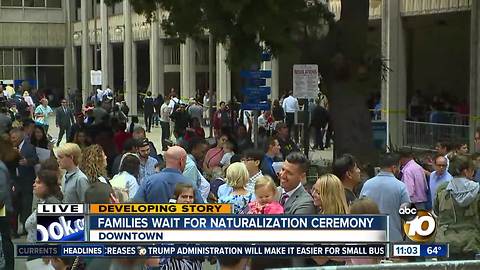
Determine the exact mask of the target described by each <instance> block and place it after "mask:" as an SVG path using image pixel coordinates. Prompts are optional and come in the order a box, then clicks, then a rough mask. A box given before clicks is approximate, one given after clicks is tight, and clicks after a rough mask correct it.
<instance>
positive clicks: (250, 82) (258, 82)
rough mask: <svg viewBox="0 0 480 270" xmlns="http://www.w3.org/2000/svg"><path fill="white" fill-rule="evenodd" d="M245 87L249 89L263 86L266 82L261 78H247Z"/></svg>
mask: <svg viewBox="0 0 480 270" xmlns="http://www.w3.org/2000/svg"><path fill="white" fill-rule="evenodd" d="M246 85H247V86H250V87H255V86H265V85H267V80H266V79H262V78H249V79H247V80H246Z"/></svg>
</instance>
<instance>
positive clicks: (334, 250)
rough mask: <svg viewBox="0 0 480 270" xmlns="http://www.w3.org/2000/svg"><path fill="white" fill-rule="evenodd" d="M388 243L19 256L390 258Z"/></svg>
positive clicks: (75, 247) (79, 250)
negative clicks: (388, 256)
mask: <svg viewBox="0 0 480 270" xmlns="http://www.w3.org/2000/svg"><path fill="white" fill-rule="evenodd" d="M387 250H388V249H387V244H302V245H300V244H286V245H278V244H256V245H253V244H197V245H191V244H174V245H172V244H170V245H169V244H155V245H154V244H145V245H132V244H127V245H118V244H88V243H85V244H53V245H48V246H38V245H22V244H19V245H17V248H16V256H17V257H28V256H47V257H48V256H65V257H69V256H82V257H142V256H146V257H156V256H160V257H179V256H246V257H261V256H268V257H275V256H279V257H282V256H294V257H310V256H329V257H338V256H341V257H366V256H368V257H386V256H387V255H388V252H387Z"/></svg>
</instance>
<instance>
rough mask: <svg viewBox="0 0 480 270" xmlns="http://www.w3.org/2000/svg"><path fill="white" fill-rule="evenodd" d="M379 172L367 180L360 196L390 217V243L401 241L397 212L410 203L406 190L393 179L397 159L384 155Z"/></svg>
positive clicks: (396, 167)
mask: <svg viewBox="0 0 480 270" xmlns="http://www.w3.org/2000/svg"><path fill="white" fill-rule="evenodd" d="M380 166H381V170H380V172H379V173H378V175H377V176H375V177H373V178H371V179H369V180H367V182H365V184H364V185H363V188H362V191H361V192H360V196H366V197H368V198H370V199H372V200H373V201H374V202H376V203H377V205H378V209H380V213H382V214H387V215H389V217H390V222H389V224H390V225H389V226H390V228H389V230H390V241H403V233H402V231H403V230H402V221H401V219H400V214H399V213H398V210H399V209H400V207H401V205H402V204H404V203H409V202H410V197H409V195H408V192H407V188H406V186H405V184H404V183H403V182H401V181H400V180H398V179H397V178H396V177H395V175H394V174H395V173H396V172H397V171H398V157H397V156H396V155H394V154H386V155H384V156H383V157H381V159H380Z"/></svg>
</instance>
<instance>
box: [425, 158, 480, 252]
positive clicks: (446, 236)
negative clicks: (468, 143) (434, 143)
mask: <svg viewBox="0 0 480 270" xmlns="http://www.w3.org/2000/svg"><path fill="white" fill-rule="evenodd" d="M449 172H450V174H451V175H452V176H453V179H451V180H450V181H449V182H445V183H443V184H441V185H440V186H439V187H438V188H437V193H436V195H435V200H434V207H433V210H434V212H435V214H436V215H437V232H436V235H435V242H443V243H449V253H450V256H449V258H450V259H455V260H464V259H474V258H475V255H476V254H479V253H480V238H478V236H479V235H480V213H479V212H480V184H479V183H477V182H475V181H473V176H474V174H475V166H474V163H473V160H472V159H471V158H470V157H469V156H466V155H457V156H455V157H453V158H452V160H451V161H450V168H449Z"/></svg>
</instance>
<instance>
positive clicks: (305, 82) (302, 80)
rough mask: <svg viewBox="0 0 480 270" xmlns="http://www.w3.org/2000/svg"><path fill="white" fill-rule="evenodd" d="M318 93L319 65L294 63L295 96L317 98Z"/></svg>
mask: <svg viewBox="0 0 480 270" xmlns="http://www.w3.org/2000/svg"><path fill="white" fill-rule="evenodd" d="M317 94H318V65H293V96H294V97H296V98H306V99H310V98H316V97H317Z"/></svg>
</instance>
